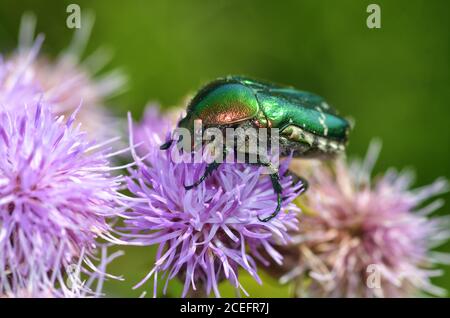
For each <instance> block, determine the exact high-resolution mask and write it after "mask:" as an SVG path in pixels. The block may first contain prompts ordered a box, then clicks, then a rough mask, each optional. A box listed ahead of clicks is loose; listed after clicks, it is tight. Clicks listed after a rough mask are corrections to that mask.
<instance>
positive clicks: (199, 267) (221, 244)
mask: <svg viewBox="0 0 450 318" xmlns="http://www.w3.org/2000/svg"><path fill="white" fill-rule="evenodd" d="M168 121H170V120H168ZM130 122H131V119H130ZM152 127H153V126H152V125H149V126H148V129H147V131H148V133H149V134H150V135H152V134H157V132H154V133H152V132H151V131H152ZM130 131H131V132H133V129H130ZM131 140H132V141H131V143H132V144H133V138H131ZM155 140H157V139H156V138H149V139H148V142H149V143H148V144H147V145H146V146H147V147H148V149H149V153H148V154H147V156H146V159H145V161H143V160H141V158H138V157H137V155H136V154H134V157H135V160H136V162H137V168H136V169H134V170H131V171H130V178H129V180H128V188H129V190H130V191H131V193H132V194H133V196H134V198H133V199H132V205H131V212H129V213H128V215H127V220H126V221H125V229H124V230H125V232H127V234H124V239H128V240H129V241H130V242H131V243H132V244H137V245H144V246H147V245H157V246H158V248H157V255H156V261H155V263H154V267H153V268H152V269H151V271H150V272H149V274H148V275H147V276H146V277H145V278H144V279H143V280H142V281H141V282H140V283H139V284H138V285H137V286H136V287H139V286H141V285H142V284H144V283H145V282H146V281H147V280H148V279H150V278H151V277H152V276H153V278H154V294H155V295H156V292H157V289H156V288H157V287H156V283H157V280H158V279H159V277H160V276H161V278H163V279H164V280H165V287H164V292H165V290H166V288H167V284H168V282H169V281H170V280H171V279H174V278H176V277H178V278H180V279H182V281H183V282H184V290H183V293H182V295H183V296H186V294H187V293H188V292H189V291H197V292H199V291H200V292H201V291H203V292H204V293H206V294H210V293H211V292H212V291H213V292H214V294H215V295H216V296H220V293H219V290H218V284H219V283H220V282H221V281H222V280H228V281H229V282H230V283H231V284H232V285H233V286H234V287H235V288H236V289H239V288H242V286H241V285H240V283H239V279H238V270H239V269H243V270H245V271H246V272H248V273H249V274H250V275H251V276H252V277H253V278H254V279H255V280H256V281H258V282H260V283H261V280H260V278H259V276H258V273H257V264H256V261H257V260H258V261H260V262H261V263H263V264H266V265H267V264H268V259H267V258H265V256H263V255H268V256H269V258H271V259H273V260H274V261H276V262H281V260H282V257H281V255H280V254H279V253H278V252H277V250H276V249H275V248H274V247H273V245H274V244H275V243H278V244H286V243H287V242H288V241H289V240H290V237H289V234H288V231H289V230H293V229H295V228H296V214H297V212H298V211H299V210H298V208H296V207H295V205H294V204H292V203H291V202H292V200H293V199H294V198H295V197H296V196H297V195H298V194H299V193H300V192H301V191H302V185H301V183H297V184H294V185H293V184H292V183H293V180H292V177H290V176H285V175H284V174H285V172H286V168H287V163H288V162H287V161H286V162H285V163H284V164H283V165H282V166H281V168H280V170H281V171H280V173H281V175H283V177H282V179H281V183H282V187H283V197H284V200H283V207H282V212H280V213H279V215H278V216H277V217H276V218H274V219H272V220H271V221H270V222H267V223H264V222H260V221H259V220H258V218H257V216H258V215H259V216H263V215H269V214H271V213H272V212H273V210H274V208H275V206H276V196H275V194H274V191H273V188H272V184H271V182H270V178H269V177H268V176H267V175H263V174H262V170H261V169H260V168H258V167H254V166H246V165H243V164H222V165H221V166H220V167H219V169H218V170H217V171H216V172H215V173H214V174H213V175H212V176H210V177H209V178H208V179H207V180H206V181H205V182H204V183H202V184H201V185H199V186H198V187H196V188H194V189H192V190H189V191H186V190H185V188H184V184H190V183H193V182H194V181H196V180H198V178H199V177H200V176H201V175H202V174H203V173H204V170H205V167H206V164H204V163H196V164H195V163H183V162H181V163H175V162H174V161H172V159H171V156H170V150H169V151H161V150H159V146H160V143H156V142H155ZM244 292H245V291H244Z"/></svg>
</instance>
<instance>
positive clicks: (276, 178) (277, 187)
mask: <svg viewBox="0 0 450 318" xmlns="http://www.w3.org/2000/svg"><path fill="white" fill-rule="evenodd" d="M264 166H266V165H264ZM270 180H271V181H272V187H273V190H274V191H275V193H276V195H277V207H276V208H275V211H274V212H273V213H272V214H271V215H269V216H268V217H265V218H263V219H261V218H260V217H259V215H258V220H260V221H261V222H268V221H270V220H272V219H273V218H274V217H276V216H277V215H278V213H279V212H280V210H281V202H282V201H283V198H282V197H281V193H282V192H283V189H282V187H281V184H280V175H279V174H278V171H277V172H274V173H272V174H270Z"/></svg>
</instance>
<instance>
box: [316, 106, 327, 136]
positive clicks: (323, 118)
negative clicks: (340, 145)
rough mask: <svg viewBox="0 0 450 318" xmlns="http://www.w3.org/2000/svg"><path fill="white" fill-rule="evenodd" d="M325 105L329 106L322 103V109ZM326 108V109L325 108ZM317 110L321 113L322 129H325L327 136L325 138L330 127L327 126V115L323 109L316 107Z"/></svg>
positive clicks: (324, 132)
mask: <svg viewBox="0 0 450 318" xmlns="http://www.w3.org/2000/svg"><path fill="white" fill-rule="evenodd" d="M323 104H325V105H327V106H328V104H326V103H322V107H323ZM324 108H325V107H324ZM316 110H317V111H318V112H319V113H320V115H319V123H320V124H321V125H322V127H323V134H324V135H325V136H328V126H327V125H326V124H325V118H326V117H325V114H324V113H323V109H322V108H320V107H316Z"/></svg>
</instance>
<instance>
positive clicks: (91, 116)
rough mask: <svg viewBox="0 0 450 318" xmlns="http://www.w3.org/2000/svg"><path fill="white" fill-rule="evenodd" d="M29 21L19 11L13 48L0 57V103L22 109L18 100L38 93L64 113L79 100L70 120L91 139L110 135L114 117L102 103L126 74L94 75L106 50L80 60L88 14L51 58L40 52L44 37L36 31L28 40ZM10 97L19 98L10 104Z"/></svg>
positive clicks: (116, 125)
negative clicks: (17, 34)
mask: <svg viewBox="0 0 450 318" xmlns="http://www.w3.org/2000/svg"><path fill="white" fill-rule="evenodd" d="M35 25H36V18H35V16H34V15H31V14H24V16H23V18H22V24H21V28H20V32H19V35H20V36H19V47H18V49H17V51H16V52H15V53H14V54H12V55H11V56H9V57H8V58H6V59H4V61H1V59H0V103H2V104H5V105H6V104H7V105H8V106H9V107H11V108H16V107H22V106H23V104H24V101H27V102H30V97H31V98H33V99H34V101H36V98H37V96H39V95H42V96H43V97H44V99H45V100H46V101H47V103H48V104H49V105H51V106H52V111H53V112H54V113H55V114H57V115H65V116H70V114H72V113H73V112H74V111H75V110H76V109H77V107H78V105H80V103H81V102H82V103H83V108H82V109H81V110H80V112H79V114H78V116H77V119H76V120H77V122H80V123H83V129H84V130H85V131H87V132H88V133H90V134H91V135H93V136H95V138H96V139H97V140H98V139H102V140H106V139H108V138H111V137H113V136H116V135H117V130H118V129H119V128H120V126H121V125H120V121H119V120H118V119H116V118H114V116H112V115H111V113H110V112H109V110H108V109H107V108H106V107H105V102H106V100H107V99H108V98H110V97H112V96H114V95H117V94H118V93H120V92H122V91H123V89H124V87H125V84H126V77H125V76H124V74H123V73H122V72H121V71H119V70H113V71H111V72H110V73H106V74H103V75H100V76H96V75H95V73H97V72H99V71H101V70H102V68H104V66H105V65H106V64H107V63H108V62H109V60H110V54H109V53H108V52H107V51H106V50H104V49H99V50H97V51H95V52H94V53H93V54H92V55H91V56H89V57H87V58H86V59H84V60H82V59H81V56H82V54H83V51H84V48H85V46H86V44H87V42H88V39H89V35H90V32H91V29H92V26H93V16H92V15H90V14H86V16H83V28H80V29H76V31H75V33H74V37H73V40H72V42H71V43H70V45H69V47H68V48H67V49H66V50H65V51H63V52H62V53H61V54H60V55H59V56H58V57H57V58H50V57H48V56H44V55H42V54H40V47H41V44H42V42H43V40H44V37H43V35H39V36H38V37H37V38H36V39H34V34H35ZM21 88H24V89H25V91H24V92H25V95H24V94H22V95H19V94H16V92H17V91H18V90H19V89H21ZM11 95H12V96H11ZM11 97H16V98H19V99H18V100H17V102H15V103H13V100H12V99H11ZM6 101H7V103H6Z"/></svg>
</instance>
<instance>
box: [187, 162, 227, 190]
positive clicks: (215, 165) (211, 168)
mask: <svg viewBox="0 0 450 318" xmlns="http://www.w3.org/2000/svg"><path fill="white" fill-rule="evenodd" d="M219 166H220V162H217V161H213V162H211V163H210V164H208V165H207V166H206V169H205V172H204V173H203V175H202V176H201V177H200V179H198V180H197V181H196V182H195V183H193V184H191V185H189V186H186V185H185V186H184V188H185V189H186V190H191V189H193V188H195V187H197V186H198V185H200V184H201V183H202V182H203V181H205V180H206V178H208V177H209V176H210V175H211V174H212V173H213V172H214V171H215V170H216V169H217V168H219Z"/></svg>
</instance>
